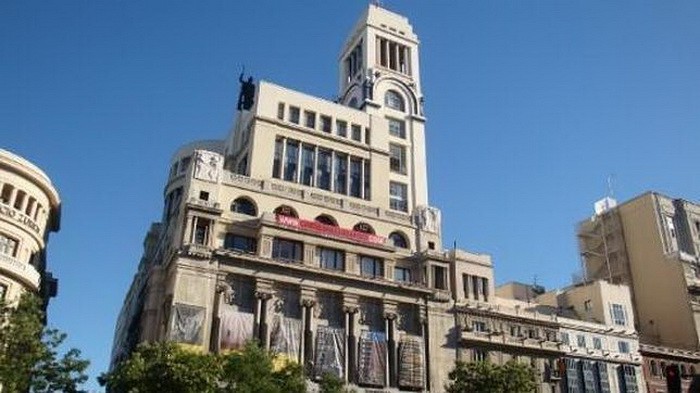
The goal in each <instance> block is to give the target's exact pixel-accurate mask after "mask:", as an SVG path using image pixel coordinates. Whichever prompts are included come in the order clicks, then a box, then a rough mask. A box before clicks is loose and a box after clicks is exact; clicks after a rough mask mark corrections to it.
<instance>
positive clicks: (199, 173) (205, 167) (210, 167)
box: [194, 150, 223, 182]
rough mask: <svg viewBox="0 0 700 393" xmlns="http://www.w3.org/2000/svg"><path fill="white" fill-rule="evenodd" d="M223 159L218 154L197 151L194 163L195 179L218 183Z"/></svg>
mask: <svg viewBox="0 0 700 393" xmlns="http://www.w3.org/2000/svg"><path fill="white" fill-rule="evenodd" d="M222 165H223V162H222V159H221V156H220V155H219V154H217V153H214V152H211V151H206V150H197V151H196V152H195V161H194V177H195V179H199V180H206V181H211V182H218V181H219V178H220V177H221V169H222Z"/></svg>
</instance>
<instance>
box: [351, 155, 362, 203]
mask: <svg viewBox="0 0 700 393" xmlns="http://www.w3.org/2000/svg"><path fill="white" fill-rule="evenodd" d="M361 191H362V159H360V158H355V157H353V158H352V159H351V160H350V196H354V197H357V198H360V197H361V196H362V195H361V194H360V192H361Z"/></svg>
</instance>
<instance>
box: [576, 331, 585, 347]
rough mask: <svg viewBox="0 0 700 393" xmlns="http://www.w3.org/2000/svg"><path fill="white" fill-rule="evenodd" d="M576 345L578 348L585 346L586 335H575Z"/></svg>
mask: <svg viewBox="0 0 700 393" xmlns="http://www.w3.org/2000/svg"><path fill="white" fill-rule="evenodd" d="M576 345H577V346H578V347H579V348H586V336H584V335H582V334H579V335H577V336H576Z"/></svg>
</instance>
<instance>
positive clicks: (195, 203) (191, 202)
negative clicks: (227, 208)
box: [187, 198, 223, 214]
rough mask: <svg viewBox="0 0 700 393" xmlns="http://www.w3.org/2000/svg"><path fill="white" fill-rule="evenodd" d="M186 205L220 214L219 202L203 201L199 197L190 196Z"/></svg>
mask: <svg viewBox="0 0 700 393" xmlns="http://www.w3.org/2000/svg"><path fill="white" fill-rule="evenodd" d="M187 205H188V206H190V207H193V208H197V209H199V210H203V211H206V212H209V213H213V214H221V213H222V212H223V210H221V204H219V202H215V201H205V200H202V199H199V198H190V199H188V200H187Z"/></svg>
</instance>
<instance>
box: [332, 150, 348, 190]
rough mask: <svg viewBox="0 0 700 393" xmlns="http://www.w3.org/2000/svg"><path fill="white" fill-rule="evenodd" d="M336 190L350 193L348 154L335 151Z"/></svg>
mask: <svg viewBox="0 0 700 393" xmlns="http://www.w3.org/2000/svg"><path fill="white" fill-rule="evenodd" d="M335 192H337V193H339V194H347V193H348V155H347V154H341V153H335Z"/></svg>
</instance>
